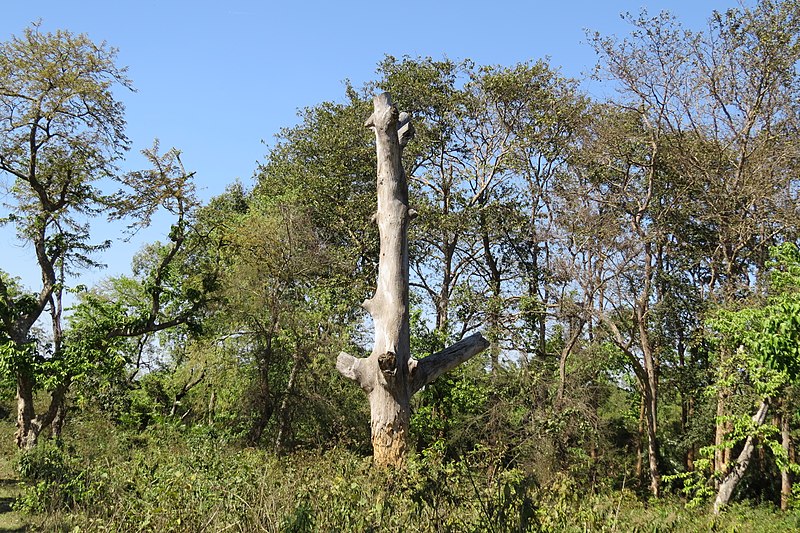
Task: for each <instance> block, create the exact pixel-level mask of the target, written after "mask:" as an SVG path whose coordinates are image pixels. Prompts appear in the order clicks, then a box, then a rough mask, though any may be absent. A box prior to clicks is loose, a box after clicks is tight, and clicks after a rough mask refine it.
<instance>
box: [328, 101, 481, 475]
mask: <svg viewBox="0 0 800 533" xmlns="http://www.w3.org/2000/svg"><path fill="white" fill-rule="evenodd" d="M373 107H374V112H373V114H372V115H371V116H370V117H369V119H368V120H367V122H366V124H365V125H366V126H367V127H370V128H372V130H373V131H374V132H375V140H376V152H377V196H378V210H377V213H376V215H375V221H376V222H377V224H378V231H379V235H380V259H379V262H378V281H377V287H376V290H375V295H374V296H373V297H372V298H370V299H368V300H366V301H365V302H364V303H363V304H362V305H363V307H364V309H366V310H367V312H369V314H370V315H371V316H372V319H373V323H374V326H375V343H374V345H373V350H372V354H371V355H370V356H369V357H368V358H363V359H362V358H355V357H353V356H351V355H348V354H346V353H341V354H339V358H338V360H337V362H336V368H337V369H338V370H339V372H341V373H342V375H344V376H345V377H347V378H350V379H352V380H354V381H355V382H356V383H358V385H359V386H360V387H361V388H362V389H363V390H364V392H366V394H367V398H368V399H369V403H370V413H371V430H372V446H373V453H374V456H373V458H374V462H375V464H376V465H378V466H399V465H401V464H402V463H403V460H404V457H405V455H406V453H407V451H408V437H409V435H408V430H409V420H410V415H411V411H410V401H411V396H412V395H413V394H414V392H416V391H417V390H419V389H420V388H422V387H423V386H425V385H426V384H427V383H430V382H431V381H433V380H434V379H436V377H438V376H439V375H441V374H442V373H444V372H447V371H448V370H450V369H451V368H453V367H455V366H457V365H458V364H460V363H461V362H463V361H465V360H467V359H469V358H470V357H472V356H473V355H475V354H477V353H479V352H480V351H482V350H484V349H486V348H487V347H488V345H489V343H488V342H487V341H486V340H484V339H483V337H482V336H481V335H480V334H475V335H473V336H471V337H467V338H466V339H463V340H462V341H460V342H458V343H456V344H455V345H453V346H451V347H450V348H446V349H445V350H442V351H441V352H439V353H437V354H434V355H431V356H429V357H426V358H423V359H420V360H416V359H413V358H412V357H411V353H410V351H411V350H410V332H409V314H408V313H409V309H408V224H409V221H410V220H411V218H413V216H414V212H413V210H411V209H409V205H408V183H407V180H406V175H405V171H404V170H403V165H402V161H401V155H402V149H403V147H404V146H405V145H406V143H407V142H408V141H409V140H410V139H411V138H412V137H413V135H414V128H413V126H412V125H411V123H410V122H409V116H408V115H407V114H406V113H402V114H401V113H399V112H398V111H397V108H396V107H395V106H394V105H392V101H391V96H390V95H389V93H383V94H380V95H378V96H376V97H375V98H374V100H373Z"/></svg>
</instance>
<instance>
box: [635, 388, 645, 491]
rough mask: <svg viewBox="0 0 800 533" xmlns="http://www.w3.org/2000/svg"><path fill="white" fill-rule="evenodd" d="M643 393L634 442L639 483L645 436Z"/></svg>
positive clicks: (638, 480) (636, 472)
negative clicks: (637, 429) (636, 437)
mask: <svg viewBox="0 0 800 533" xmlns="http://www.w3.org/2000/svg"><path fill="white" fill-rule="evenodd" d="M644 411H645V407H644V394H643V395H642V398H641V402H640V404H639V432H638V437H639V439H638V440H637V442H636V467H635V470H634V472H635V475H636V479H637V482H639V483H641V481H642V473H643V471H642V468H643V459H642V458H643V457H644V438H645V431H644V424H645V422H644Z"/></svg>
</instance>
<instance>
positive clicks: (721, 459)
mask: <svg viewBox="0 0 800 533" xmlns="http://www.w3.org/2000/svg"><path fill="white" fill-rule="evenodd" d="M726 400H727V392H726V391H725V390H720V391H718V392H717V423H716V427H715V431H714V472H717V473H719V474H724V473H725V472H727V470H728V464H729V463H730V460H731V448H730V447H728V446H725V445H724V444H725V438H726V437H727V436H728V433H730V432H731V423H730V421H729V420H726V419H725V418H724V417H725V410H726V407H725V406H726V403H727V402H726Z"/></svg>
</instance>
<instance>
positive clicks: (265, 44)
mask: <svg viewBox="0 0 800 533" xmlns="http://www.w3.org/2000/svg"><path fill="white" fill-rule="evenodd" d="M746 4H748V5H751V4H752V1H748V2H746ZM737 5H738V1H737V0H700V1H697V0H694V1H688V0H674V1H656V0H649V1H648V0H607V1H603V0H593V1H588V0H561V1H554V0H549V1H539V0H535V1H534V0H530V1H517V2H514V1H505V0H495V1H489V0H485V1H472V0H462V1H450V0H447V1H436V0H428V1H419V0H408V1H405V2H364V1H355V2H349V1H346V0H339V1H327V2H322V1H310V2H303V1H295V2H292V1H291V0H284V1H282V2H271V1H262V2H258V1H255V0H228V1H224V2H223V1H218V2H211V1H205V0H194V1H189V0H159V1H153V0H138V1H135V2H133V1H124V0H117V1H108V0H105V1H97V0H86V1H80V0H72V1H65V0H59V1H55V0H40V1H31V2H27V1H22V0H5V1H2V2H0V9H1V10H2V14H1V15H0V40H3V41H5V40H7V39H8V38H9V37H10V36H11V35H14V34H20V33H21V32H22V30H23V29H24V28H25V27H27V26H29V25H30V24H31V23H32V22H34V21H36V20H38V19H41V20H42V27H43V29H44V30H45V31H52V30H55V29H67V30H70V31H72V32H74V33H86V34H88V35H89V36H90V37H91V38H92V39H93V40H95V41H103V40H104V41H106V42H107V43H108V44H109V45H112V46H114V47H116V48H118V49H119V63H120V64H121V65H127V66H128V67H129V76H130V77H131V78H132V80H133V83H134V86H135V87H136V89H137V92H136V93H121V94H120V99H121V100H122V101H123V102H124V103H125V105H126V108H127V112H126V117H127V122H128V128H127V133H128V136H129V137H130V139H131V141H132V151H131V154H130V157H129V158H128V159H127V160H126V162H125V164H124V165H123V166H124V167H125V168H127V169H134V168H138V167H141V166H144V162H143V161H142V160H141V158H140V157H139V156H138V151H139V150H141V149H143V148H146V147H148V146H150V145H151V143H152V141H153V139H154V138H156V137H158V138H159V139H160V140H161V146H162V148H164V149H166V148H169V147H172V146H174V147H177V148H179V149H180V150H182V152H183V157H182V159H183V161H184V164H185V165H186V167H187V168H188V169H189V170H195V171H197V183H198V186H199V187H200V189H201V194H202V196H203V197H204V198H209V197H211V196H213V195H216V194H219V193H220V192H222V191H223V190H224V188H225V186H226V185H227V184H229V183H231V182H233V181H234V180H235V179H237V178H238V179H241V180H242V181H243V182H244V183H245V184H249V183H250V179H251V177H252V175H253V173H254V171H255V169H256V165H257V161H260V160H263V159H264V155H265V153H266V151H267V147H266V146H265V145H264V144H263V143H262V141H263V142H265V143H267V144H269V143H272V142H273V140H274V135H275V134H276V133H277V132H278V131H279V130H280V128H282V127H286V126H291V125H293V124H295V123H296V120H297V119H296V112H297V110H298V109H301V108H303V107H307V106H312V105H315V104H317V103H319V102H322V101H324V100H340V99H341V98H342V94H343V83H342V82H343V80H345V79H350V80H351V81H352V82H353V83H354V84H356V85H357V86H358V85H361V84H362V83H363V82H365V81H367V80H370V79H372V78H373V77H374V72H375V66H376V64H377V63H378V61H379V60H380V59H381V58H382V57H383V56H384V55H386V54H391V55H394V56H402V55H411V56H417V55H422V56H432V57H434V58H440V57H442V56H447V57H450V58H452V59H465V58H470V59H473V60H475V61H476V62H477V63H479V64H502V65H512V64H514V63H517V62H521V61H526V60H529V59H534V60H535V59H540V58H543V57H549V58H550V60H551V63H552V64H553V65H554V66H560V67H561V69H562V72H563V73H564V74H566V75H568V76H573V77H580V76H581V75H582V73H585V72H588V71H589V70H590V69H591V68H592V66H593V65H594V61H595V58H594V52H593V51H592V49H591V47H589V46H588V45H587V44H586V38H585V31H584V30H585V29H590V30H593V31H594V30H596V31H599V32H601V33H603V34H611V33H614V34H618V35H624V34H625V33H627V31H628V27H627V25H626V24H625V23H624V22H623V21H622V20H621V18H620V13H622V12H625V11H630V12H633V13H638V12H639V10H640V9H641V8H642V7H645V8H647V10H648V11H649V12H650V13H652V14H655V13H657V12H658V11H661V10H664V9H666V10H669V11H671V12H673V13H674V14H675V15H677V17H678V18H679V19H680V20H681V21H682V22H683V23H684V24H685V25H686V26H687V27H689V28H699V27H701V26H702V25H704V24H705V21H706V19H707V18H708V16H709V14H710V13H711V11H712V10H714V9H717V10H725V9H727V8H730V7H735V6H737ZM97 227H99V228H104V229H101V230H100V231H99V232H98V234H99V235H102V238H109V237H116V236H117V235H115V234H112V235H110V236H109V235H107V234H106V233H104V231H106V232H107V231H109V228H108V226H107V225H105V224H102V223H99V224H97ZM112 231H113V232H115V231H116V230H114V229H112ZM167 231H168V228H166V227H155V228H152V229H151V230H150V231H148V232H146V233H144V234H142V235H141V237H140V239H138V240H137V241H136V242H135V243H121V242H115V244H114V246H113V247H112V249H111V250H110V251H108V252H106V253H105V255H104V256H102V257H101V258H100V259H101V260H102V261H103V262H105V263H108V265H109V268H108V269H107V270H104V271H100V272H94V273H90V274H89V275H87V277H86V280H87V281H88V282H92V281H94V280H97V279H98V278H100V277H102V276H105V275H109V274H119V273H124V272H125V271H127V267H128V264H129V261H130V258H131V257H132V255H133V253H134V252H135V251H136V249H137V248H138V246H139V245H140V244H141V242H142V240H143V239H144V240H154V239H158V238H163V236H164V235H165V234H166V232H167ZM0 248H2V249H5V250H6V251H4V252H3V253H2V255H1V256H0V257H2V259H0V269H3V270H6V271H8V272H11V273H12V274H13V275H17V276H21V277H22V279H23V281H24V282H25V283H26V285H29V287H30V288H36V287H37V280H38V275H34V274H35V272H36V270H35V269H34V267H35V263H33V261H34V259H33V254H32V253H31V252H30V250H27V249H24V248H21V247H20V246H19V244H17V243H15V242H14V240H13V239H12V238H11V237H10V236H9V235H8V231H5V232H4V233H3V232H0Z"/></svg>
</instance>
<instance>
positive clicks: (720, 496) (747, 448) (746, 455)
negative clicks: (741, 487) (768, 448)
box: [714, 398, 769, 514]
mask: <svg viewBox="0 0 800 533" xmlns="http://www.w3.org/2000/svg"><path fill="white" fill-rule="evenodd" d="M768 408H769V399H768V398H764V399H763V400H762V401H761V405H760V406H759V407H758V411H757V412H756V414H755V415H753V425H754V426H755V427H756V428H758V427H759V426H761V425H762V424H763V423H764V420H765V419H766V418H767V409H768ZM755 446H756V437H755V436H754V435H749V436H748V437H747V440H745V442H744V447H743V448H742V451H741V452H740V453H739V456H738V457H737V458H736V462H735V463H734V464H733V466H732V468H731V469H730V472H728V475H726V476H725V478H724V479H723V480H722V482H721V483H720V484H719V490H718V492H717V499H716V500H715V501H714V514H719V512H720V510H721V509H722V508H723V507H724V506H725V505H727V504H728V502H729V501H730V499H731V496H733V491H734V490H736V486H737V485H738V484H739V481H741V480H742V477H743V476H744V473H745V471H746V470H747V465H749V464H750V458H751V457H752V455H753V450H754V449H755Z"/></svg>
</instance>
